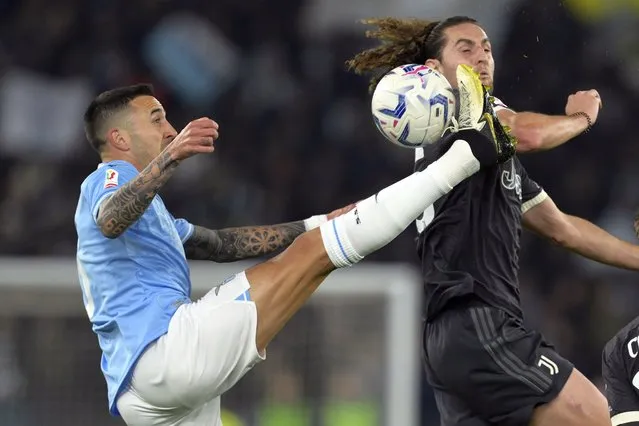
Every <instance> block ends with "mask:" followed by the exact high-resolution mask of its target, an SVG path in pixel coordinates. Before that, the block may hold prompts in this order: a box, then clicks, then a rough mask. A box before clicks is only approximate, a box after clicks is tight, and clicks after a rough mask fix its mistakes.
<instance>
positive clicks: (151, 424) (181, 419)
mask: <svg viewBox="0 0 639 426" xmlns="http://www.w3.org/2000/svg"><path fill="white" fill-rule="evenodd" d="M118 411H119V412H120V415H121V416H122V420H124V422H125V423H126V424H127V426H201V425H202V426H203V425H206V426H221V425H222V421H221V416H220V398H215V399H213V400H211V401H209V402H207V403H205V404H203V405H201V406H199V407H196V408H193V409H191V408H184V407H180V408H173V409H165V408H162V407H156V406H153V405H151V404H149V403H148V402H146V401H145V400H144V399H142V398H141V397H140V395H139V394H138V393H137V392H136V391H135V389H133V388H130V389H128V390H127V391H126V392H124V393H123V394H122V395H121V396H120V398H119V399H118Z"/></svg>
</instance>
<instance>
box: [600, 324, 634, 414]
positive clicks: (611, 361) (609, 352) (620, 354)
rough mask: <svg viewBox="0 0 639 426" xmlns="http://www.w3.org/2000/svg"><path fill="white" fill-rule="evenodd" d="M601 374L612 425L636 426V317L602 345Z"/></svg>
mask: <svg viewBox="0 0 639 426" xmlns="http://www.w3.org/2000/svg"><path fill="white" fill-rule="evenodd" d="M601 373H602V376H603V380H604V385H605V390H604V393H605V395H606V398H607V399H608V406H609V411H610V417H611V419H610V420H611V421H612V424H613V426H617V425H625V426H639V317H637V318H635V319H633V320H632V321H630V323H628V324H627V325H626V326H625V327H624V328H622V329H621V330H619V332H618V333H617V334H616V335H615V336H614V337H613V338H612V339H610V341H609V342H608V343H606V346H605V347H604V350H603V356H602V370H601Z"/></svg>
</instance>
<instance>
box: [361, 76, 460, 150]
mask: <svg viewBox="0 0 639 426" xmlns="http://www.w3.org/2000/svg"><path fill="white" fill-rule="evenodd" d="M455 105H456V100H455V94H454V93H453V88H452V87H451V85H450V83H449V82H448V80H446V78H445V77H444V76H443V75H441V74H440V73H438V72H437V71H435V70H434V69H432V68H429V67H427V66H426V65H417V64H408V65H403V66H401V67H397V68H395V69H393V70H392V71H390V72H389V73H388V74H386V75H385V76H384V77H383V78H382V79H381V80H380V82H379V84H378V85H377V87H376V88H375V92H374V93H373V99H372V101H371V110H372V113H373V120H374V121H375V124H376V126H377V128H378V129H379V131H380V132H382V134H383V135H384V136H385V137H386V139H388V140H389V141H391V142H392V143H394V144H396V145H399V146H401V147H404V148H418V147H422V146H426V145H429V144H432V143H435V142H437V141H438V140H439V139H440V138H441V136H442V134H443V133H444V130H445V129H446V128H447V127H448V126H449V124H450V122H451V118H452V117H453V116H454V115H455Z"/></svg>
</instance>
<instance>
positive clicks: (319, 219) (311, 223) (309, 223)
mask: <svg viewBox="0 0 639 426" xmlns="http://www.w3.org/2000/svg"><path fill="white" fill-rule="evenodd" d="M325 222H328V218H327V217H326V215H325V214H320V215H317V216H311V217H309V218H308V219H304V229H305V230H307V231H310V230H311V229H315V228H319V227H320V225H321V224H322V223H325Z"/></svg>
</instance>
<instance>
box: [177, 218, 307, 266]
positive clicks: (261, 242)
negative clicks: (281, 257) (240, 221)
mask: <svg viewBox="0 0 639 426" xmlns="http://www.w3.org/2000/svg"><path fill="white" fill-rule="evenodd" d="M304 231H305V228H304V222H303V221H299V222H290V223H283V224H279V225H273V226H250V227H242V228H226V229H217V230H213V229H207V228H203V227H201V226H195V229H194V230H193V234H192V235H191V238H189V239H188V241H186V243H184V250H185V252H186V257H187V258H188V259H193V260H212V261H214V262H220V263H222V262H233V261H236V260H242V259H250V258H253V257H259V256H264V255H268V254H271V253H273V252H276V251H277V250H280V249H283V248H285V247H288V246H289V245H290V244H291V243H292V242H293V240H295V238H297V236H298V235H300V234H302V233H303V232H304Z"/></svg>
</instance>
